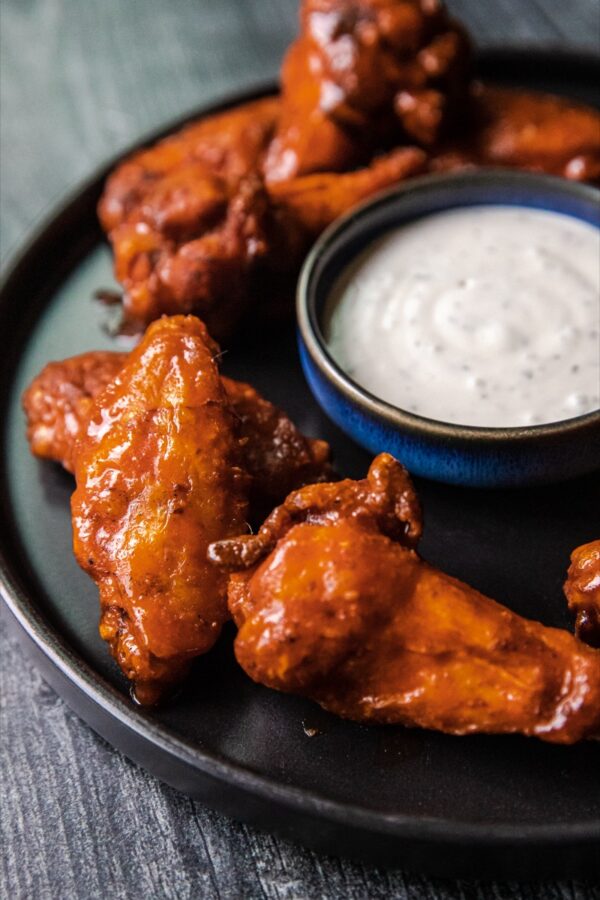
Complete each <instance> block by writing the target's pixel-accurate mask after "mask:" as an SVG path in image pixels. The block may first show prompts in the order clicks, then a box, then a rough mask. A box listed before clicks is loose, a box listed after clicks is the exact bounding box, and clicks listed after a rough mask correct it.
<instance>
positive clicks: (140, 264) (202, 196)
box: [98, 97, 279, 337]
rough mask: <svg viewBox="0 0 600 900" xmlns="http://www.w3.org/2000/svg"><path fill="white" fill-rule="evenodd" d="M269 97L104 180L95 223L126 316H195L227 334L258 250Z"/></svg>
mask: <svg viewBox="0 0 600 900" xmlns="http://www.w3.org/2000/svg"><path fill="white" fill-rule="evenodd" d="M278 109H279V101H278V100H277V99H276V98H271V97H269V98H266V99H262V100H258V101H255V102H251V103H246V104H242V105H240V106H238V107H236V108H234V109H231V110H227V111H226V112H224V113H220V114H218V115H214V116H208V117H207V118H205V119H203V120H202V121H200V122H198V123H196V124H193V125H190V126H188V127H186V128H184V129H182V130H181V131H180V132H178V133H176V134H174V135H171V136H170V137H168V138H166V139H165V140H163V141H160V142H159V143H158V144H156V145H155V146H154V147H151V148H149V149H147V150H144V151H142V152H141V153H137V154H134V155H133V156H132V157H131V158H130V159H128V160H126V161H125V162H124V163H122V164H121V165H120V166H119V167H118V168H117V169H116V170H115V172H114V173H113V175H111V177H110V178H109V179H108V181H107V184H106V188H105V191H104V194H103V196H102V199H101V200H100V204H99V208H98V212H99V216H100V221H101V224H102V226H103V227H104V229H105V230H106V232H107V233H108V236H109V238H110V241H111V243H112V245H113V250H114V254H115V274H116V277H117V279H118V281H120V282H121V284H122V285H123V287H124V289H125V293H124V298H123V305H124V313H125V319H126V322H127V323H128V325H129V326H130V327H132V328H136V327H137V328H138V329H140V330H141V329H143V328H144V327H145V325H147V324H148V323H149V322H151V321H152V320H153V319H156V318H158V317H159V316H160V315H162V314H164V313H166V314H174V313H189V312H195V313H198V314H199V315H201V316H202V318H203V320H204V321H205V322H206V323H207V325H208V327H209V330H210V331H211V333H212V334H215V335H217V336H219V337H223V336H225V335H228V334H230V333H231V331H232V330H233V328H234V327H235V325H236V323H237V321H238V319H239V316H240V315H241V312H242V311H243V309H244V306H245V301H246V298H247V286H246V279H247V278H248V277H249V275H250V274H251V271H252V267H253V265H254V263H255V262H256V260H257V259H259V258H260V257H261V256H262V255H263V254H264V253H265V251H266V243H265V234H264V227H265V223H264V218H265V215H266V213H267V202H266V195H265V192H264V190H263V187H262V180H261V179H260V178H259V177H258V172H259V169H260V162H261V159H262V156H263V154H264V151H265V149H266V147H267V145H268V143H269V140H270V137H271V135H272V132H273V129H274V126H275V118H276V115H277V112H278Z"/></svg>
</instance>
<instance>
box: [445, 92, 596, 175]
mask: <svg viewBox="0 0 600 900" xmlns="http://www.w3.org/2000/svg"><path fill="white" fill-rule="evenodd" d="M469 165H475V166H481V165H487V166H489V165H494V166H512V167H514V168H519V169H530V170H532V171H539V172H547V173H549V174H550V175H561V176H563V177H564V178H570V179H572V180H575V181H598V180H599V179H600V113H598V111H597V110H595V109H591V108H590V107H588V106H583V104H579V103H576V102H574V101H572V100H565V99H564V98H562V97H555V96H552V95H550V94H540V93H535V92H532V91H515V90H509V89H507V88H495V87H489V86H484V85H476V86H475V87H474V89H473V97H472V103H471V124H470V127H469V128H468V129H466V130H465V132H464V133H463V134H462V135H461V136H459V137H454V138H452V140H450V141H449V142H448V143H447V144H446V146H445V147H444V148H443V149H441V150H440V151H439V153H438V154H437V155H434V156H433V158H432V161H431V163H430V166H431V168H432V169H433V170H434V171H444V170H446V171H447V170H449V169H454V168H461V167H463V166H469Z"/></svg>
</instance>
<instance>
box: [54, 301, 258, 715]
mask: <svg viewBox="0 0 600 900" xmlns="http://www.w3.org/2000/svg"><path fill="white" fill-rule="evenodd" d="M217 353H218V347H217V346H216V344H214V343H213V341H212V340H211V338H210V337H209V335H208V333H207V331H206V328H205V326H204V325H203V324H202V323H201V322H200V321H199V320H198V319H194V318H192V317H187V318H186V317H183V316H178V317H174V318H171V319H161V320H160V321H158V322H155V323H154V324H153V325H152V326H151V327H150V328H149V329H148V331H147V333H146V335H145V337H144V339H143V340H142V342H141V343H140V345H139V346H138V347H137V348H136V349H135V350H134V351H133V352H132V353H131V354H130V356H129V357H128V359H127V361H126V362H125V365H124V367H123V368H122V369H121V371H120V372H119V373H118V374H117V376H116V377H115V378H114V380H113V381H111V382H110V384H109V385H108V386H107V387H106V388H105V389H104V390H103V391H102V392H101V393H100V394H98V396H97V397H96V398H95V400H94V401H93V402H92V407H91V410H90V416H89V421H88V424H87V428H86V431H85V434H83V435H82V436H81V437H80V439H79V441H78V447H77V449H76V451H75V453H74V455H73V457H72V458H73V459H74V463H75V466H74V468H75V478H76V482H77V488H76V490H75V493H74V494H73V498H72V504H71V509H72V518H73V543H74V551H75V556H76V558H77V561H78V563H79V564H80V566H81V567H82V568H83V569H84V570H85V571H86V572H87V573H88V574H89V575H90V577H91V578H92V579H93V580H94V581H95V582H96V584H97V585H98V588H99V590H100V605H101V618H100V634H101V636H102V637H103V638H104V640H106V641H107V642H108V643H109V644H110V648H111V651H112V653H113V655H114V657H115V659H116V660H117V662H118V664H119V665H120V667H121V668H122V670H123V672H124V673H125V675H126V676H127V677H128V678H129V679H131V681H132V682H133V685H134V690H135V695H136V697H137V699H138V700H139V702H141V703H144V704H148V703H153V702H155V701H156V700H158V699H159V698H160V697H161V696H162V694H163V693H165V691H168V690H169V689H170V688H171V687H172V686H173V685H175V684H177V683H178V682H179V681H181V679H182V678H183V677H184V676H185V674H186V672H187V670H188V668H189V665H190V662H191V660H192V659H193V658H194V657H195V656H198V655H199V654H201V653H204V652H206V651H207V650H209V649H210V648H211V647H212V645H213V644H214V642H215V641H216V639H217V637H218V636H219V633H220V630H221V626H222V625H223V623H224V622H225V620H226V619H227V618H228V613H227V605H226V578H225V576H224V575H223V574H222V573H221V572H219V571H218V569H216V568H215V567H214V566H211V565H210V564H209V563H208V561H207V558H206V550H207V546H208V544H209V543H211V542H212V541H215V540H218V539H220V538H224V537H227V536H229V535H233V534H237V533H238V532H240V531H243V530H244V528H245V522H246V515H247V491H248V476H247V475H246V472H245V471H244V469H243V455H242V449H241V445H240V439H239V438H238V436H237V434H236V427H235V419H234V415H233V413H232V412H231V409H230V406H229V402H228V400H227V396H226V393H225V389H224V387H223V384H222V382H221V378H220V376H219V371H218V369H217V365H216V362H215V357H216V355H217Z"/></svg>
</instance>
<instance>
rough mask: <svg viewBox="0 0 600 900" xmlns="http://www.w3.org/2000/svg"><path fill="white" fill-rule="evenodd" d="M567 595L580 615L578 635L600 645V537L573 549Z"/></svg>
mask: <svg viewBox="0 0 600 900" xmlns="http://www.w3.org/2000/svg"><path fill="white" fill-rule="evenodd" d="M565 595H566V598H567V600H568V602H569V609H570V610H571V612H574V613H575V614H576V617H577V618H576V620H575V628H576V632H577V636H578V637H579V638H580V639H581V640H582V641H585V642H586V644H591V646H592V647H599V648H600V540H598V541H590V543H589V544H583V545H582V546H581V547H577V549H576V550H573V552H572V554H571V565H570V566H569V571H568V573H567V580H566V582H565Z"/></svg>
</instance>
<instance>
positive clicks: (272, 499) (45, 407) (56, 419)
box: [23, 350, 333, 522]
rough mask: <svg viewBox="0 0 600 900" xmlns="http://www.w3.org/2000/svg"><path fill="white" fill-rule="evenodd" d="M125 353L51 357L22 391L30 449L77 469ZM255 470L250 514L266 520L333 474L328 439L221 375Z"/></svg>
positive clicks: (244, 452)
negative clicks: (96, 411)
mask: <svg viewBox="0 0 600 900" xmlns="http://www.w3.org/2000/svg"><path fill="white" fill-rule="evenodd" d="M126 360H127V354H126V353H110V352H107V351H101V350H100V351H93V352H91V353H83V354H81V355H80V356H73V357H71V358H70V359H65V360H63V361H62V362H51V363H48V365H46V366H45V367H44V369H43V370H42V371H41V372H40V374H39V375H38V376H37V377H36V378H34V380H33V381H32V383H31V384H30V386H29V387H28V388H27V390H26V391H25V393H24V395H23V407H24V410H25V413H26V416H27V438H28V440H29V444H30V447H31V452H32V453H33V454H34V455H35V456H39V457H41V458H43V459H50V460H53V461H55V462H59V463H61V465H63V466H64V468H65V469H67V470H68V471H70V472H72V471H73V469H74V464H75V460H74V451H75V447H76V443H77V439H78V438H79V437H80V435H82V434H84V433H85V431H86V429H87V425H88V422H89V418H90V414H91V411H92V409H93V406H94V400H95V398H96V397H97V395H98V394H99V393H100V392H101V391H102V390H103V389H104V388H105V387H106V386H107V385H108V384H109V383H110V382H111V381H112V380H113V379H114V378H115V377H116V376H117V374H118V373H119V372H120V371H121V369H122V368H123V367H124V365H125V362H126ZM221 381H222V384H223V387H224V388H225V394H226V396H227V400H228V401H229V404H230V406H231V410H232V412H233V414H234V420H235V421H234V427H235V431H236V434H237V436H238V437H239V438H240V441H241V450H242V455H243V459H244V467H245V469H246V471H247V472H248V474H249V475H250V476H251V482H250V485H249V497H250V517H251V518H252V520H253V521H256V522H259V521H262V519H263V518H264V517H265V515H266V514H267V513H268V512H270V510H271V509H272V508H273V506H275V505H276V504H277V503H281V501H282V500H284V499H285V497H286V496H287V494H289V492H290V491H292V490H296V488H299V487H302V486H303V485H305V484H311V483H313V482H318V481H327V480H331V478H332V477H333V473H332V468H331V464H330V449H329V444H328V443H327V442H326V441H321V440H314V439H312V438H308V437H305V436H304V435H303V434H302V433H301V432H300V431H298V429H297V428H296V426H295V425H294V423H293V422H292V421H291V419H290V418H289V417H288V416H287V415H286V414H285V412H283V410H281V409H279V408H278V407H277V406H274V404H272V403H270V402H269V401H268V400H265V398H264V397H262V396H261V395H260V394H259V392H258V391H257V390H256V389H255V388H253V387H252V386H251V385H249V384H245V383H243V382H240V381H234V380H233V379H231V378H226V377H224V376H222V378H221Z"/></svg>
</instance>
